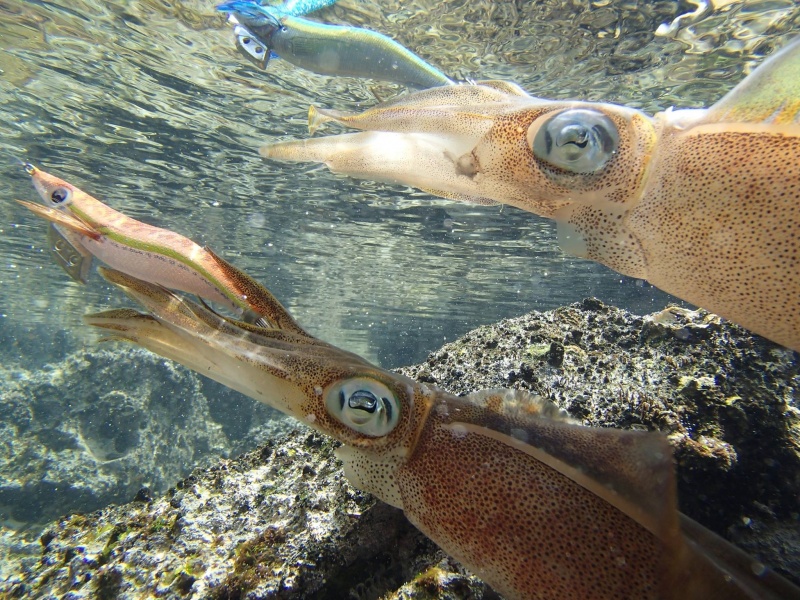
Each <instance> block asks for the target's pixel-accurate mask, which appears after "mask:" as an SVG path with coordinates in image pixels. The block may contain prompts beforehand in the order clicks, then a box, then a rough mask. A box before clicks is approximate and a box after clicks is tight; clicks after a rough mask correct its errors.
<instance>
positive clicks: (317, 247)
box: [0, 0, 800, 366]
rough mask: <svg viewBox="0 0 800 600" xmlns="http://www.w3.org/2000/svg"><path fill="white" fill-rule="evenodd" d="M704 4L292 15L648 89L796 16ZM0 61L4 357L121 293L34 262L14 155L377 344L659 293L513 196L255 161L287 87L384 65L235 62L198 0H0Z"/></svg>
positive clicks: (467, 60)
mask: <svg viewBox="0 0 800 600" xmlns="http://www.w3.org/2000/svg"><path fill="white" fill-rule="evenodd" d="M715 4H717V5H718V8H717V9H716V10H713V11H710V13H709V14H708V15H706V16H705V17H704V18H702V19H701V20H700V21H698V22H695V23H692V24H688V22H687V26H686V27H685V28H683V29H680V30H679V31H678V32H677V33H676V35H675V36H673V37H658V36H655V35H654V32H655V31H656V28H657V27H658V26H659V25H660V24H662V23H665V22H670V21H672V19H674V18H675V17H676V16H677V15H679V14H681V13H685V12H688V11H691V10H692V8H693V7H692V6H691V5H687V4H684V3H682V2H681V3H678V2H672V1H662V2H635V1H630V0H628V1H624V0H623V1H611V0H600V1H597V2H573V1H542V2H528V1H524V2H523V1H517V2H486V1H471V2H464V1H463V0H453V1H445V2H441V1H439V0H429V1H413V2H406V1H404V2H399V1H389V2H374V1H369V0H367V1H361V0H358V1H355V0H353V1H350V0H343V1H341V2H340V3H339V4H337V5H336V6H334V7H331V8H328V9H325V10H323V11H320V12H319V13H315V14H314V15H312V17H313V18H316V19H320V20H325V21H328V22H333V23H347V24H353V25H364V26H369V27H371V28H373V29H376V30H379V31H381V32H383V33H386V34H388V35H391V36H392V37H394V38H395V39H397V40H398V41H400V42H401V43H403V44H405V45H406V46H408V47H410V48H412V49H413V50H414V51H416V52H418V53H419V54H420V55H421V56H423V57H424V58H426V59H427V60H429V61H431V62H432V63H434V64H436V65H437V66H438V67H440V68H441V69H443V70H444V71H446V72H447V73H448V74H449V75H451V76H452V77H455V78H458V79H467V78H472V79H491V78H502V79H512V80H514V81H516V82H518V83H520V84H521V85H522V86H523V87H525V88H526V89H528V90H529V91H530V92H531V93H535V94H537V95H540V96H543V97H550V98H579V99H588V100H608V101H612V102H616V103H622V104H627V105H630V106H634V107H638V108H642V109H644V110H647V111H650V112H654V111H657V110H662V109H665V108H667V107H669V106H672V105H676V106H681V107H695V106H707V105H709V104H710V103H712V102H714V101H715V100H716V99H718V98H719V97H720V96H721V95H722V94H724V93H725V91H727V90H728V89H730V88H731V87H732V86H733V85H734V84H735V83H736V82H738V81H739V80H741V79H742V78H743V77H744V75H745V74H746V73H748V72H749V71H750V70H752V68H753V67H754V66H755V65H757V64H758V63H759V62H760V61H761V60H763V57H764V56H765V55H768V54H769V53H771V52H772V51H773V50H774V49H775V48H777V47H780V46H782V45H783V44H785V43H786V42H787V41H788V40H789V39H790V38H791V37H792V35H793V34H794V33H796V31H797V29H798V17H799V15H800V8H797V7H796V6H795V3H794V2H791V1H789V0H786V1H782V0H770V1H763V2H758V1H751V2H748V3H747V4H746V5H745V4H744V3H738V2H725V1H720V2H716V3H715ZM0 76H1V78H0V178H1V179H2V181H3V182H4V184H5V186H6V189H7V190H8V193H7V199H8V201H6V202H3V203H0V217H2V221H0V232H2V236H0V282H2V286H1V287H0V347H3V348H6V349H7V350H8V349H10V350H11V354H12V359H13V358H15V359H16V360H18V361H20V362H22V363H24V364H26V365H35V364H39V363H40V362H46V361H48V360H53V359H55V358H57V357H58V356H60V355H61V354H63V353H64V352H66V351H67V350H70V349H72V348H75V347H76V346H79V345H81V344H92V343H93V340H94V338H95V335H94V334H93V333H91V332H86V331H84V330H83V328H82V326H81V324H80V315H81V314H83V313H84V312H88V311H91V310H97V309H101V308H107V307H109V306H117V305H120V304H122V303H127V302H126V301H125V300H123V299H122V298H121V296H120V294H119V293H117V292H116V291H113V290H111V289H110V288H109V287H108V286H107V285H105V284H104V283H103V282H102V280H101V279H100V278H99V277H98V276H97V275H96V274H95V275H93V277H92V278H91V280H90V284H89V285H88V286H80V285H78V284H75V283H72V282H71V281H69V280H68V278H67V276H66V275H65V274H63V273H62V272H61V271H60V270H59V269H58V268H57V267H56V266H55V265H54V264H52V263H51V262H50V260H49V258H48V256H47V252H46V241H45V240H46V238H45V226H44V224H43V223H42V222H40V221H38V220H36V219H35V218H34V217H32V216H31V215H30V214H29V213H27V211H25V210H24V209H23V208H21V207H19V206H18V205H16V204H15V203H12V202H10V200H11V199H12V198H23V199H28V200H32V199H34V192H33V190H32V188H31V187H30V184H29V182H28V178H27V176H26V175H25V173H24V172H23V170H22V169H21V168H20V166H19V164H18V163H17V162H16V160H15V159H16V158H22V159H25V160H30V161H31V162H33V163H35V164H37V165H39V166H41V167H42V168H44V169H45V170H47V171H50V172H52V173H54V174H58V175H59V176H61V177H63V178H65V179H67V180H68V181H70V182H72V183H74V184H76V185H78V186H79V187H82V188H83V189H84V190H86V191H88V192H90V193H92V194H93V195H95V196H96V197H98V198H100V199H102V200H104V201H105V202H107V203H109V204H110V205H112V206H113V207H114V208H117V209H119V210H122V211H124V212H126V213H127V214H129V215H131V216H133V217H135V218H138V219H141V220H144V221H147V222H149V223H152V224H155V225H158V226H161V227H166V228H170V229H174V230H175V231H178V232H181V233H183V234H185V235H188V236H190V237H192V238H193V239H195V240H196V241H197V242H199V243H201V244H208V245H210V246H211V247H213V248H214V249H215V250H216V251H217V252H221V253H222V254H223V255H224V256H225V257H227V258H228V259H230V260H232V261H234V262H235V263H236V264H237V265H238V266H240V267H242V268H243V269H245V270H246V271H248V272H249V273H251V274H252V275H254V276H255V277H257V278H258V279H260V280H261V281H262V282H264V283H265V284H266V285H267V286H268V287H270V289H272V290H273V291H274V292H275V294H276V295H277V296H278V297H279V298H280V299H281V301H282V302H283V303H284V304H285V305H286V306H287V307H288V308H289V309H290V310H291V311H292V313H293V314H294V315H295V316H296V317H297V319H298V320H299V321H300V322H301V323H302V324H303V325H304V326H306V327H307V328H308V329H309V330H310V331H311V332H313V333H314V334H316V335H319V336H320V337H322V338H324V339H325V340H327V341H330V342H332V343H334V344H337V345H339V346H343V347H345V348H348V349H350V350H353V351H355V352H359V353H361V354H363V355H365V356H368V357H370V358H372V359H377V360H378V361H379V362H380V363H381V364H383V365H386V366H397V365H401V364H408V363H412V362H417V361H420V360H422V359H424V357H425V355H426V354H427V352H429V351H430V350H433V349H435V348H437V347H438V346H440V345H441V344H442V343H443V342H444V341H446V340H452V339H453V338H455V337H457V336H458V335H460V334H462V333H463V332H465V331H467V330H469V329H471V328H473V327H475V326H477V325H480V324H484V323H489V322H492V321H495V320H498V319H500V318H503V317H510V316H515V315H519V314H522V313H524V312H527V311H529V310H531V309H549V308H554V307H557V306H560V305H563V304H567V303H571V302H575V301H578V300H580V299H582V298H584V297H586V296H590V295H593V296H598V297H600V298H601V299H603V300H604V301H606V302H609V303H613V304H617V305H619V306H622V307H624V308H628V309H631V310H634V311H637V312H649V311H653V310H658V309H660V308H661V307H663V306H664V305H665V304H666V303H668V302H670V301H672V300H673V299H671V298H670V297H669V296H667V295H665V294H663V293H661V292H659V291H658V290H655V289H653V288H652V287H651V286H649V285H647V284H644V283H643V282H640V281H636V280H632V279H628V278H625V277H622V276H620V275H619V274H616V273H614V272H612V271H610V270H608V269H606V268H605V267H602V266H600V265H597V264H594V263H590V262H587V261H583V260H578V259H575V258H572V257H569V256H566V255H565V254H564V253H562V252H561V251H560V249H559V248H558V247H557V244H556V241H555V234H554V227H553V225H552V224H551V223H549V222H547V221H545V220H543V219H540V218H537V217H535V216H532V215H530V214H527V213H524V212H521V211H518V210H516V209H513V208H509V207H504V208H500V207H479V206H468V205H459V204H455V203H452V202H448V201H444V200H438V199H432V198H431V197H430V196H428V195H426V194H422V193H419V192H417V191H415V190H411V189H406V188H402V187H398V186H392V185H384V184H376V183H372V182H363V181H355V180H350V179H346V178H342V177H339V176H335V175H332V174H330V173H329V172H328V171H327V170H324V169H315V168H309V167H308V166H306V165H299V166H297V165H283V164H279V163H267V162H264V161H262V160H261V159H260V158H259V157H258V154H257V148H258V145H259V144H260V143H262V142H263V141H265V140H267V139H270V138H275V137H303V136H305V135H306V134H307V132H306V123H305V115H306V111H307V109H308V105H309V104H311V103H316V104H318V105H321V106H326V107H333V108H339V109H352V110H355V109H358V108H362V107H365V106H369V105H372V104H374V103H375V101H376V100H375V98H376V96H377V97H381V98H387V97H390V96H392V95H394V94H397V93H400V92H402V91H403V89H402V88H401V87H399V86H392V85H386V84H375V83H374V82H369V81H357V80H353V79H344V78H341V79H336V78H328V77H323V76H318V75H314V74H312V73H307V72H304V71H301V70H299V69H296V68H294V67H292V66H291V65H289V64H287V63H283V62H282V61H273V62H272V63H271V64H270V67H269V70H268V72H266V73H262V72H259V71H256V70H255V69H254V68H253V67H251V66H250V65H249V64H248V63H246V62H245V61H244V60H243V59H242V58H241V57H240V56H239V55H238V54H237V53H236V51H235V49H234V47H233V43H232V35H231V32H230V28H229V27H228V26H227V25H226V23H225V19H224V17H223V16H221V15H219V14H217V13H215V11H214V3H213V2H199V1H195V0H188V1H185V2H181V1H176V2H169V1H166V0H161V1H159V0H146V1H140V2H131V1H123V0H118V1H111V2H98V1H84V0H77V1H70V2H67V1H65V0H57V1H54V2H50V1H43V0H42V1H31V2H23V1H20V0H0ZM4 360H9V359H8V358H4Z"/></svg>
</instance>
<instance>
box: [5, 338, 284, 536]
mask: <svg viewBox="0 0 800 600" xmlns="http://www.w3.org/2000/svg"><path fill="white" fill-rule="evenodd" d="M0 369H2V377H0V414H2V415H3V419H2V420H0V437H2V439H3V442H4V443H3V445H2V446H1V447H0V519H1V521H2V522H3V523H4V524H5V525H8V526H11V527H16V528H20V527H26V526H28V527H30V526H33V525H35V524H36V523H39V524H42V523H44V522H46V521H49V520H52V519H55V518H58V517H60V516H61V515H63V514H65V513H67V512H70V511H73V510H93V509H96V508H100V507H102V506H105V505H107V504H109V503H111V502H122V501H127V500H128V499H130V498H131V497H132V496H133V495H134V494H135V493H136V491H137V490H138V489H140V488H142V487H143V486H147V487H149V488H151V489H153V490H155V491H156V492H163V491H164V490H166V489H167V488H168V487H169V486H170V485H173V484H174V482H175V481H177V480H178V479H180V478H181V477H184V476H185V475H186V474H187V473H188V472H190V471H191V470H192V469H193V468H195V467H197V466H198V465H200V464H208V463H209V460H210V459H212V458H213V459H214V460H216V459H217V458H218V457H219V456H221V455H223V456H225V455H229V454H231V453H239V452H241V451H242V450H244V449H245V448H244V447H242V445H241V443H240V441H239V440H241V439H245V440H246V439H250V440H251V445H250V447H251V448H252V447H253V446H255V445H256V443H257V440H258V439H261V440H263V439H267V438H268V437H271V436H272V435H274V433H273V432H272V431H270V430H269V428H267V429H266V430H264V431H262V432H261V433H260V435H253V434H254V433H256V432H257V429H261V428H264V427H265V426H267V425H268V424H271V423H272V424H278V425H279V424H281V423H283V424H286V423H288V421H287V420H285V419H283V418H282V417H280V419H279V420H278V421H273V419H274V418H275V417H276V416H279V413H277V412H275V411H272V410H271V409H269V408H267V407H263V406H261V405H259V404H257V403H254V402H252V401H251V400H249V399H245V398H244V397H242V396H240V395H239V394H236V393H234V392H231V391H230V390H227V389H225V388H223V387H222V386H219V385H218V384H216V383H214V382H209V381H208V380H205V379H204V378H201V377H198V376H196V375H195V374H194V373H191V372H190V371H188V370H186V369H184V368H182V367H180V366H178V365H175V364H174V363H172V362H170V361H166V360H164V359H162V358H160V357H158V356H155V355H153V354H150V353H148V352H144V351H141V350H138V349H133V348H125V347H117V348H114V349H113V350H111V349H109V350H96V351H92V352H87V351H82V352H77V353H74V354H71V355H70V356H68V357H67V358H66V359H65V360H63V361H61V362H59V363H56V364H51V365H48V366H46V367H45V368H42V369H39V370H35V371H28V370H25V369H23V368H20V367H6V368H0ZM226 401H227V410H225V409H224V408H223V407H221V406H220V403H223V402H226ZM231 404H233V406H231ZM238 404H241V406H242V407H243V408H242V410H237V408H238Z"/></svg>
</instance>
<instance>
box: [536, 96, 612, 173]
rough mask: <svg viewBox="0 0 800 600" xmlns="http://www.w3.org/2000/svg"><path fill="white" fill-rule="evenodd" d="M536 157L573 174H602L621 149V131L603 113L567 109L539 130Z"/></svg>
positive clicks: (582, 109) (583, 109) (581, 109)
mask: <svg viewBox="0 0 800 600" xmlns="http://www.w3.org/2000/svg"><path fill="white" fill-rule="evenodd" d="M531 146H532V149H533V154H534V156H536V158H539V159H541V160H543V161H545V162H547V163H549V164H551V165H553V166H554V167H558V168H560V169H564V170H565V171H571V172H573V173H594V172H596V171H599V170H600V169H601V168H603V167H604V166H605V164H606V163H607V162H608V161H609V159H611V157H612V156H614V153H615V152H616V151H617V148H618V147H619V132H618V131H617V128H616V126H615V125H614V123H613V122H612V121H611V119H609V118H608V117H607V116H605V115H604V114H603V113H601V112H599V111H596V110H589V109H585V108H574V109H569V110H565V111H563V112H560V113H558V114H557V115H555V116H554V117H551V118H550V119H549V120H548V121H547V122H546V123H544V124H543V125H541V126H540V127H539V129H538V131H536V134H535V136H534V138H533V144H532V145H531Z"/></svg>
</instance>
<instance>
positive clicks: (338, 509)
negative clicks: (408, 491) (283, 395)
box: [0, 429, 497, 600]
mask: <svg viewBox="0 0 800 600" xmlns="http://www.w3.org/2000/svg"><path fill="white" fill-rule="evenodd" d="M334 448H335V444H334V443H333V442H331V441H329V440H328V439H326V438H324V437H323V436H321V435H319V434H317V433H313V432H311V431H310V430H307V429H298V430H296V431H295V432H294V433H292V434H289V435H286V436H283V437H279V438H277V439H274V440H272V441H270V442H267V443H266V444H265V445H263V446H262V447H261V448H260V449H259V450H257V451H253V452H251V453H248V454H245V455H243V456H240V457H239V458H237V459H236V460H223V461H221V462H220V463H218V464H217V465H215V466H213V467H211V468H208V469H204V470H202V469H198V470H197V471H195V472H194V473H192V474H191V475H190V476H189V477H188V478H186V479H184V480H183V481H181V482H179V483H178V484H177V485H176V486H175V487H174V488H171V489H170V490H169V491H168V492H167V493H166V494H165V495H164V496H162V497H161V498H158V499H156V500H147V499H145V501H143V502H136V501H134V502H131V503H130V504H127V505H124V506H118V507H109V508H106V509H103V510H100V511H97V512H94V513H90V514H73V515H71V516H68V517H64V518H63V519H61V520H59V521H57V522H56V523H53V524H51V525H50V526H49V527H48V528H47V529H46V530H45V531H44V533H43V534H42V536H41V537H40V540H39V542H38V543H36V544H29V545H28V546H27V547H18V548H12V549H11V550H12V551H13V550H15V552H13V554H14V555H15V556H14V558H11V559H9V560H11V561H14V565H13V566H14V567H15V568H14V569H13V570H12V569H10V568H9V567H11V566H12V565H11V564H6V568H5V569H4V570H5V572H6V576H7V579H6V581H5V582H4V583H3V584H0V594H2V593H3V592H5V593H7V594H9V596H11V597H56V596H58V597H61V596H62V594H63V593H64V592H65V591H66V590H69V594H70V596H69V597H70V598H72V599H77V598H95V597H106V598H116V597H120V598H129V597H161V598H168V599H172V598H174V599H178V598H187V597H194V598H207V599H226V598H244V597H245V596H246V597H247V598H253V599H255V598H320V599H322V598H329V599H331V600H334V599H336V600H339V599H342V598H348V597H351V598H377V597H379V596H383V595H384V594H386V593H387V592H391V591H392V590H395V589H397V588H398V587H400V586H401V585H402V584H403V583H405V582H409V581H410V582H411V583H409V584H408V585H407V586H406V588H407V589H408V588H410V589H411V590H412V591H413V589H414V588H416V587H417V586H419V587H420V589H424V590H430V589H431V587H435V586H441V587H447V586H448V585H452V587H453V589H458V590H462V591H464V590H466V591H469V592H470V593H471V594H473V595H472V597H474V598H476V599H480V598H482V597H483V598H496V597H497V596H496V595H494V594H491V593H490V592H488V591H487V592H486V595H483V593H482V592H481V590H485V589H486V588H485V586H484V585H483V584H482V583H480V582H479V581H478V580H477V579H475V578H474V577H471V576H468V575H465V574H463V573H458V572H457V571H456V569H457V567H455V566H454V565H452V564H451V563H450V562H449V559H446V558H445V557H444V556H443V555H442V554H441V552H440V551H439V550H438V549H437V548H436V547H435V545H434V544H433V543H432V542H430V541H429V540H428V539H427V538H426V537H425V536H424V535H422V534H421V533H420V532H419V531H417V530H416V529H415V528H414V527H413V526H411V525H410V524H409V523H408V521H407V520H406V518H405V517H404V516H403V513H402V511H400V510H398V509H396V508H393V507H390V506H389V505H387V504H384V503H382V502H379V501H377V500H375V499H374V498H372V497H371V496H369V495H368V494H364V493H362V492H360V491H358V490H356V489H354V488H353V487H352V486H350V484H349V483H348V482H347V480H346V479H345V477H344V475H343V474H342V470H341V465H340V464H339V462H338V461H337V460H336V459H335V458H334V455H333V450H334ZM25 551H27V555H25ZM0 554H4V553H0ZM437 565H442V567H438V568H437ZM418 572H422V573H423V575H422V576H420V577H418V578H417V579H416V580H414V576H415V574H416V573H418ZM439 572H441V573H443V574H446V575H442V576H441V577H440V576H439ZM9 573H12V574H10V575H9ZM390 597H391V596H390ZM397 597H398V598H401V597H404V598H407V597H419V595H415V596H408V595H403V596H397ZM443 597H444V596H443ZM451 597H453V596H451ZM461 597H463V596H461Z"/></svg>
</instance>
